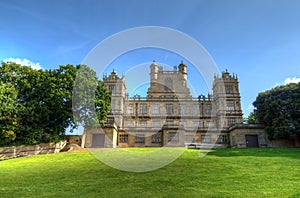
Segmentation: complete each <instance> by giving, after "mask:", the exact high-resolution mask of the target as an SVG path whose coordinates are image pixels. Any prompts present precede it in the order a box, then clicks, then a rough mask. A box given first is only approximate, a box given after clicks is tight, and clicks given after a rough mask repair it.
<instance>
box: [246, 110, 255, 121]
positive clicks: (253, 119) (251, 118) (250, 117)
mask: <svg viewBox="0 0 300 198" xmlns="http://www.w3.org/2000/svg"><path fill="white" fill-rule="evenodd" d="M244 121H245V122H247V124H257V116H256V113H255V112H254V111H252V112H251V113H250V114H249V116H248V117H247V118H244Z"/></svg>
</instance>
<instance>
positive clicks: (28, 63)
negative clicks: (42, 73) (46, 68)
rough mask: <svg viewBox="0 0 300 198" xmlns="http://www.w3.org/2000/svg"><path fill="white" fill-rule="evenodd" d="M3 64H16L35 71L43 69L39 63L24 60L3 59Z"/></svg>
mask: <svg viewBox="0 0 300 198" xmlns="http://www.w3.org/2000/svg"><path fill="white" fill-rule="evenodd" d="M3 62H14V63H17V64H20V65H22V66H29V67H31V68H32V69H36V70H39V69H43V68H42V66H41V64H40V63H39V62H36V63H35V62H32V61H30V60H28V59H26V58H23V59H21V58H7V59H4V60H3Z"/></svg>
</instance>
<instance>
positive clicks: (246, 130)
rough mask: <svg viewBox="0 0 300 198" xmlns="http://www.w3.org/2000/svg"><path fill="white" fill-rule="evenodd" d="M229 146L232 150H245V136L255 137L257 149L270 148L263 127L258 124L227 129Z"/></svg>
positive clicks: (239, 125)
mask: <svg viewBox="0 0 300 198" xmlns="http://www.w3.org/2000/svg"><path fill="white" fill-rule="evenodd" d="M229 131H230V146H231V147H232V148H245V147H247V145H246V138H245V136H246V135H257V138H258V147H270V141H269V140H268V138H267V134H266V132H265V130H264V126H262V125H258V124H236V125H234V126H233V127H231V128H230V129H229Z"/></svg>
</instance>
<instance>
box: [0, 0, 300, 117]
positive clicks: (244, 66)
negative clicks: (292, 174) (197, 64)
mask: <svg viewBox="0 0 300 198" xmlns="http://www.w3.org/2000/svg"><path fill="white" fill-rule="evenodd" d="M0 8H1V12H0V60H5V59H8V58H14V59H16V58H20V59H21V60H23V59H27V60H28V62H29V61H31V62H33V64H35V65H37V66H41V67H42V68H44V69H51V68H58V66H59V65H63V64H68V63H70V64H80V63H81V62H82V61H83V59H84V58H85V57H86V55H87V54H88V52H89V51H91V50H92V49H93V48H94V47H95V46H96V45H97V44H98V43H100V42H101V41H103V40H104V39H105V38H107V37H109V36H111V35H112V34H115V33H117V32H119V31H123V30H126V29H129V28H134V27H140V26H162V27H168V28H173V29H176V30H179V31H181V32H184V33H186V34H187V35H189V36H191V37H193V38H194V39H196V40H197V41H198V42H199V43H201V44H202V45H203V46H204V47H205V49H206V50H207V51H208V52H209V53H210V55H211V56H212V58H213V59H214V61H215V63H216V65H217V67H218V68H219V70H220V71H224V70H225V69H226V68H227V69H228V70H229V71H230V72H234V73H236V74H238V77H239V82H240V92H241V96H242V107H243V112H244V114H245V116H246V115H248V113H249V111H251V108H250V106H251V103H252V102H253V101H254V100H255V98H256V96H257V94H258V93H259V92H262V91H264V90H267V89H270V88H272V87H274V86H276V85H280V84H284V83H285V82H287V81H289V79H293V78H294V79H295V80H297V78H300V20H299V19H300V1H298V0H289V1H283V0H272V1H270V0H259V1H255V0H249V1H247V0H205V1H201V0H188V1H182V0H180V1H176V0H151V1H150V0H126V1H125V0H115V1H114V0H107V1H106V0H51V1H50V0H43V1H41V0H1V1H0ZM145 51H146V52H145ZM124 56H125V55H124ZM179 58H180V57H178V60H176V59H177V57H176V56H175V55H174V54H172V53H169V54H167V52H166V53H164V52H162V51H155V50H154V51H152V52H149V51H147V50H144V51H143V50H137V51H136V52H132V53H129V55H128V56H127V57H125V58H123V57H120V58H118V60H116V61H114V62H113V63H112V65H110V68H109V69H111V68H115V69H116V70H117V71H118V72H119V73H120V74H121V73H126V69H128V67H132V66H136V65H137V64H142V63H147V62H151V61H152V60H156V61H157V62H161V63H164V64H167V65H170V66H173V65H176V64H177V65H178V64H179V63H180V61H181V60H179ZM122 61H123V62H122ZM187 61H188V60H187ZM108 71H109V70H108ZM189 71H190V73H189V76H188V78H189V79H190V80H191V82H193V83H194V82H197V79H199V78H197V77H195V76H194V75H193V73H194V72H193V69H192V67H191V68H190V70H189ZM127 80H128V81H129V79H127ZM200 81H201V82H202V84H203V81H202V80H200ZM290 81H291V80H290ZM128 83H130V82H128ZM131 83H133V82H131ZM199 84H201V83H199ZM207 92H208V90H207V89H205V85H201V86H200V88H199V89H197V90H196V93H195V94H196V95H199V94H201V93H203V94H205V95H206V94H207Z"/></svg>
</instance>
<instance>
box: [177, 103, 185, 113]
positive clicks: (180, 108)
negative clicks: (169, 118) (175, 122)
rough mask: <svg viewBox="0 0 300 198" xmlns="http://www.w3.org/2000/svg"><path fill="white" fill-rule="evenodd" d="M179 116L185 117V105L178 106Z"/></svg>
mask: <svg viewBox="0 0 300 198" xmlns="http://www.w3.org/2000/svg"><path fill="white" fill-rule="evenodd" d="M179 114H180V115H185V114H186V105H185V104H181V105H179Z"/></svg>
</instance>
